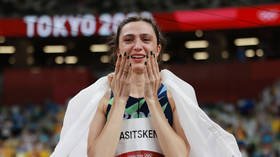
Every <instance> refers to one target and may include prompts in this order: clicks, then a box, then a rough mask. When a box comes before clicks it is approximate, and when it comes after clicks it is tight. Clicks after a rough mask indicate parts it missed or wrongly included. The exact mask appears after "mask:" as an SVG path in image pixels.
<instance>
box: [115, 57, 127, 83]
mask: <svg viewBox="0 0 280 157" xmlns="http://www.w3.org/2000/svg"><path fill="white" fill-rule="evenodd" d="M125 62H126V52H124V54H123V55H122V57H121V61H120V68H119V72H118V75H117V78H120V77H121V76H122V75H123V71H124V67H125Z"/></svg>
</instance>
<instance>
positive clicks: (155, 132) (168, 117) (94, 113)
mask: <svg viewBox="0 0 280 157" xmlns="http://www.w3.org/2000/svg"><path fill="white" fill-rule="evenodd" d="M112 44H113V47H114V54H115V56H117V60H116V66H115V72H114V73H113V74H110V75H108V76H104V77H102V78H100V79H99V80H97V81H96V82H95V83H94V84H92V85H91V86H89V87H87V88H85V89H83V90H82V91H81V92H79V93H78V94H77V95H76V96H75V97H74V98H72V99H71V100H70V102H69V104H68V107H67V110H66V114H65V117H64V121H63V127H62V130H61V134H60V139H59V142H58V144H57V146H56V148H55V150H54V152H53V153H52V155H51V157H77V156H79V157H87V156H88V157H107V156H108V157H112V156H120V157H126V156H130V157H139V156H143V157H158V156H167V157H180V156H182V157H187V156H190V157H241V153H240V151H239V148H238V146H237V143H236V140H235V138H234V137H233V136H232V135H231V134H229V133H228V132H226V131H225V130H223V129H222V128H221V127H220V126H219V125H217V124H216V123H215V122H213V121H212V120H211V119H210V118H209V117H208V116H207V115H206V114H205V113H204V112H203V111H202V110H201V109H200V108H199V106H198V104H197V100H196V96H195V92H194V89H193V88H192V86H191V85H189V84H188V83H186V82H184V81H183V80H181V79H180V78H178V77H177V76H176V75H174V74H173V73H171V72H170V71H168V70H161V71H159V66H158V62H157V59H158V58H159V55H160V52H161V51H162V49H163V48H162V47H163V46H164V45H163V40H162V37H161V34H160V32H159V30H158V28H157V26H156V25H155V23H154V22H153V21H151V20H149V19H146V18H141V17H130V18H128V19H125V20H124V21H123V22H122V23H121V24H120V25H119V27H118V30H117V33H116V36H115V38H114V39H113V41H112Z"/></svg>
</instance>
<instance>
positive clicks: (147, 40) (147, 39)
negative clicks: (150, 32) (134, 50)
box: [142, 37, 151, 42]
mask: <svg viewBox="0 0 280 157" xmlns="http://www.w3.org/2000/svg"><path fill="white" fill-rule="evenodd" d="M142 40H143V41H144V42H149V41H151V39H150V38H148V37H144V38H143V39H142Z"/></svg>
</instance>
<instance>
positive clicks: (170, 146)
mask: <svg viewBox="0 0 280 157" xmlns="http://www.w3.org/2000/svg"><path fill="white" fill-rule="evenodd" d="M169 102H170V103H173V102H174V101H173V102H172V100H171V101H169ZM147 103H148V104H149V110H150V113H151V115H152V116H151V122H152V125H153V127H154V128H155V130H156V133H157V137H158V141H159V144H160V147H161V148H162V150H163V153H164V155H165V156H166V157H173V156H176V157H188V156H189V151H190V145H189V143H188V140H187V138H186V136H185V134H184V131H183V129H182V127H181V125H180V123H179V119H178V114H177V111H176V109H174V111H173V127H171V126H170V125H169V123H168V121H167V119H166V117H165V115H164V113H163V111H162V108H161V105H160V103H159V102H158V101H147ZM171 106H172V105H171Z"/></svg>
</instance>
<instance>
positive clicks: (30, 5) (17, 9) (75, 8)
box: [0, 0, 278, 17]
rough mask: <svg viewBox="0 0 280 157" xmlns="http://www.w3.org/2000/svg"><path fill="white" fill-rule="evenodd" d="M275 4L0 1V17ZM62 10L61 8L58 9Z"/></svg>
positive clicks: (245, 0) (252, 0)
mask: <svg viewBox="0 0 280 157" xmlns="http://www.w3.org/2000/svg"><path fill="white" fill-rule="evenodd" d="M276 2H278V1H277V0H234V1H229V0H187V1H184V0H164V1H162V0H130V1H114V0H104V1H98V0H37V1H33V0H1V1H0V17H1V16H2V17H20V16H24V15H28V14H37V15H38V14H48V15H53V14H84V13H97V14H100V13H104V12H106V13H115V12H135V11H143V10H145V11H153V12H155V11H173V10H178V9H184V10H185V9H188V10H190V9H200V8H219V7H230V6H248V5H258V4H268V3H276ZM61 6H63V7H61Z"/></svg>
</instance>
